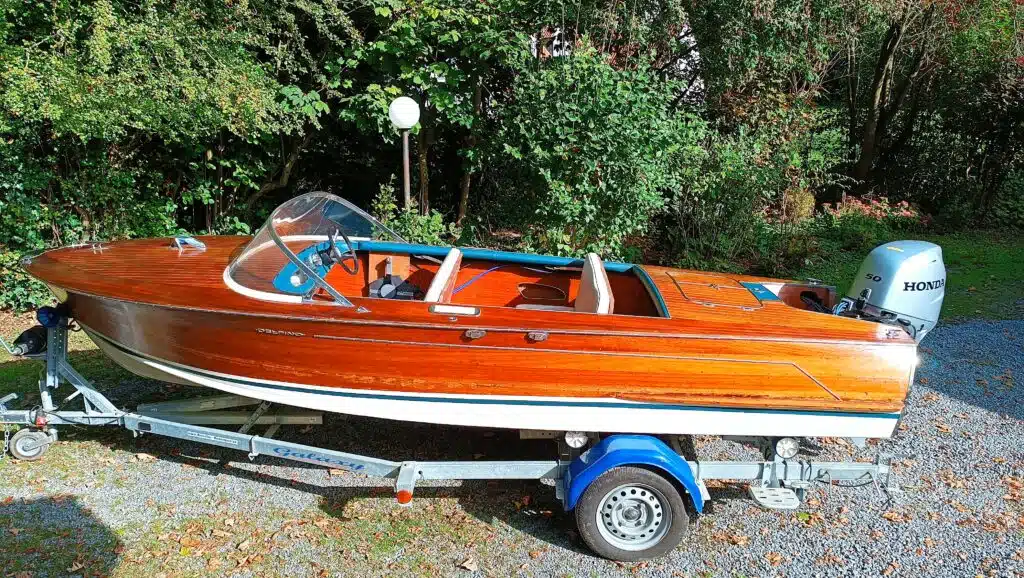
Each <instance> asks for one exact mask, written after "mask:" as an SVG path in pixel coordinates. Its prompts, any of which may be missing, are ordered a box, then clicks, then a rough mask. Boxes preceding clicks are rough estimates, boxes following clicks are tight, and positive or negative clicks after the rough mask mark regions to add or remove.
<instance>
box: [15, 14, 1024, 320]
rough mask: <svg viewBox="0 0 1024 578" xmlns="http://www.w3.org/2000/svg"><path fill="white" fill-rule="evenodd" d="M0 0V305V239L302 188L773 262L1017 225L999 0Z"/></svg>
mask: <svg viewBox="0 0 1024 578" xmlns="http://www.w3.org/2000/svg"><path fill="white" fill-rule="evenodd" d="M0 7H2V8H0V14H2V16H0V108H2V110H3V114H2V116H0V275H2V276H3V277H2V280H0V281H2V286H0V307H3V306H14V307H28V306H31V305H32V304H33V303H36V302H37V301H38V300H39V299H41V298H43V297H42V296H43V293H42V292H40V291H39V288H38V287H37V286H36V287H34V286H32V285H30V284H28V283H27V282H26V281H25V280H24V277H23V276H22V275H21V274H20V273H18V271H17V267H16V266H15V265H14V264H15V261H16V257H15V256H16V255H17V254H20V253H23V252H27V251H34V250H38V249H42V248H45V247H47V246H53V245H60V244H67V243H72V242H80V241H88V240H94V239H115V238H125V237H135V236H153V235H165V234H168V233H171V232H174V231H191V232H218V233H247V232H250V231H251V230H252V228H253V227H255V226H257V225H258V224H259V223H260V221H261V220H262V219H263V218H264V217H265V215H266V214H267V211H268V210H269V209H270V208H272V207H273V206H274V205H276V204H277V203H279V202H280V201H281V200H283V199H285V198H288V197H289V196H292V195H295V194H297V193H300V192H303V191H307V190H312V189H323V190H330V191H333V192H336V193H338V194H341V195H343V196H346V197H348V198H350V199H353V200H354V201H356V202H358V203H361V204H363V205H364V206H367V207H369V206H370V205H371V203H372V201H373V199H374V198H375V197H377V202H376V203H373V205H374V207H375V209H376V210H377V211H378V212H380V213H382V215H384V216H387V218H389V219H391V220H392V222H394V223H395V224H396V226H398V227H402V228H403V230H406V231H407V232H409V233H410V234H411V235H413V236H416V237H417V238H423V239H427V240H432V241H434V242H455V241H460V242H464V243H474V244H478V245H483V244H487V245H493V246H503V247H510V248H511V247H514V248H518V249H522V250H532V251H545V252H556V253H564V254H578V253H580V252H583V251H588V250H596V251H599V252H601V253H603V254H605V255H607V256H618V257H625V258H631V259H647V260H653V261H659V262H663V263H669V264H678V265H687V266H696V267H715V268H732V269H754V270H761V271H766V272H773V273H786V272H789V271H792V270H793V269H794V268H795V267H798V266H799V264H800V263H801V262H802V261H803V260H806V259H808V258H812V257H813V255H815V254H816V253H817V252H820V251H824V250H828V248H829V247H832V246H834V245H836V244H839V245H846V244H849V243H852V242H855V240H856V239H880V238H886V237H887V236H888V235H890V234H896V233H902V232H904V231H906V229H907V227H910V226H913V227H924V226H929V227H933V228H946V229H957V228H966V227H976V226H982V225H983V226H992V227H1001V228H1019V227H1021V226H1022V224H1024V35H1022V34H1021V32H1020V31H1021V30H1022V28H1024V27H1022V24H1024V5H1022V4H1021V3H1020V2H1019V1H1016V0H977V1H972V2H965V1H963V0H927V1H925V0H906V1H900V2H890V1H886V2H881V1H868V2H852V1H851V0H810V1H807V0H800V1H796V0H778V1H776V2H771V3H766V2H762V1H760V0H728V1H726V0H710V1H707V2H694V1H692V0H639V1H638V2H612V1H582V2H557V1H556V2H542V3H537V2H526V1H523V0H493V1H489V2H463V1H457V0H425V1H420V0H316V1H314V2H308V1H305V0H302V1H299V0H281V1H277V2H267V1H266V0H248V1H246V2H221V3H210V2H204V1H199V0H175V1H174V2H167V1H164V0H155V1H147V2H143V3H141V4H140V3H138V2H124V1H121V0H89V1H87V0H58V1H57V2H55V3H40V2H35V1H23V0H0ZM402 94H406V95H410V96H412V97H414V98H415V99H416V100H417V101H419V102H420V103H422V105H423V115H422V118H421V122H420V124H419V125H418V126H417V127H416V128H415V129H414V134H413V136H412V141H413V153H414V156H415V158H414V163H415V168H414V181H415V182H414V189H415V191H414V196H417V197H419V198H421V199H422V200H423V202H424V203H425V206H420V207H419V209H418V210H421V211H423V212H424V213H425V215H424V216H420V215H418V214H417V210H414V209H410V210H404V209H401V208H399V207H397V206H396V204H395V202H394V201H397V199H398V196H397V194H396V191H395V188H394V183H395V179H394V175H395V174H396V173H397V172H399V170H400V167H399V152H398V151H399V146H400V145H399V143H398V135H397V134H396V131H395V130H394V129H393V128H392V127H391V126H390V124H389V122H388V119H387V105H388V103H389V101H390V100H391V99H393V98H394V97H395V96H398V95H402ZM382 189H383V191H384V193H383V195H379V194H378V193H379V192H380V191H381V190H382ZM883 198H884V199H885V200H884V201H883V200H882V199H883ZM872 201H874V204H872ZM903 202H905V203H907V204H906V205H900V203H903ZM826 203H828V204H829V207H830V208H828V209H827V208H826V207H825V204H826ZM837 203H838V205H837ZM421 204H422V203H421ZM836 207H839V208H836ZM863 207H867V209H865V210H862V208H863ZM878 207H883V208H882V209H879V208H878ZM904 213H908V214H910V215H912V216H907V215H906V214H904ZM924 215H929V216H928V217H927V218H926V217H924Z"/></svg>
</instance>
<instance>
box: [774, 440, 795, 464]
mask: <svg viewBox="0 0 1024 578" xmlns="http://www.w3.org/2000/svg"><path fill="white" fill-rule="evenodd" d="M799 452H800V442H798V441H796V440H795V439H793V438H782V439H779V440H778V441H776V442H775V455H777V456H779V457H780V458H782V459H784V460H789V459H792V458H795V457H796V454H798V453H799Z"/></svg>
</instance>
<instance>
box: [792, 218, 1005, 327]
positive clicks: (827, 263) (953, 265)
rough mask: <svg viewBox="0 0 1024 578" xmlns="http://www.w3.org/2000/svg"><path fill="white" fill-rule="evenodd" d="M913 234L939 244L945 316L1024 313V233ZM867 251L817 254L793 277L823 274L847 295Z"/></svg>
mask: <svg viewBox="0 0 1024 578" xmlns="http://www.w3.org/2000/svg"><path fill="white" fill-rule="evenodd" d="M916 238H918V239H920V240H923V241H931V242H932V243H935V244H937V245H939V246H940V247H942V257H943V261H945V263H946V277H947V278H946V297H945V300H944V301H943V304H942V313H941V316H942V319H943V320H946V321H955V320H964V319H1020V318H1022V317H1024V303H1021V291H1020V287H1021V285H1022V283H1024V238H1022V237H1021V236H1019V235H1006V234H1001V233H995V232H989V231H980V232H972V233H957V234H951V235H920V236H917V237H916ZM865 256H866V255H863V254H855V253H853V252H838V253H831V254H827V255H823V256H818V257H816V258H814V259H813V260H812V262H811V263H809V264H808V265H806V266H805V267H804V268H802V269H801V270H800V271H799V272H798V274H797V275H795V277H797V278H804V277H813V278H815V279H821V280H822V281H825V282H826V283H828V284H830V285H835V286H836V287H837V288H838V289H839V291H840V292H841V293H842V294H844V295H845V294H846V290H847V289H849V287H850V283H851V282H852V281H853V278H854V275H856V274H857V269H858V268H859V267H860V264H861V261H863V260H864V257H865Z"/></svg>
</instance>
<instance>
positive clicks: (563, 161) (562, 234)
mask: <svg viewBox="0 0 1024 578" xmlns="http://www.w3.org/2000/svg"><path fill="white" fill-rule="evenodd" d="M671 90H672V85H671V84H668V83H659V82H658V81H657V79H656V77H655V76H654V74H653V73H652V72H651V71H650V70H649V69H648V68H647V67H645V66H642V65H641V66H639V67H637V68H635V69H627V70H619V69H616V68H614V67H613V66H611V65H610V64H609V63H608V62H607V61H606V59H605V58H604V57H603V56H602V55H601V54H600V53H599V52H597V51H596V50H595V49H594V48H592V47H590V46H589V45H587V44H583V45H582V46H581V47H580V48H579V49H578V50H576V51H575V52H574V53H573V54H572V55H570V56H567V57H565V58H559V59H551V60H549V61H547V62H546V63H544V64H542V65H540V66H537V67H535V68H531V69H529V70H527V71H525V72H523V73H522V74H521V75H520V76H519V77H517V78H516V81H515V83H514V85H513V87H512V94H513V97H512V103H510V104H509V106H507V107H506V108H505V109H504V111H503V116H502V118H501V121H500V122H501V132H500V133H499V140H498V143H496V144H495V146H499V144H500V146H501V150H500V151H498V154H499V155H500V156H501V159H502V161H503V162H504V163H507V166H512V167H515V169H516V171H517V176H518V178H520V179H522V180H521V185H520V186H521V191H520V194H521V197H520V198H519V199H518V200H516V201H515V202H518V203H523V202H526V203H527V204H528V205H529V206H531V207H534V208H535V209H534V214H533V216H532V218H531V219H530V220H529V221H527V222H526V223H523V225H524V226H526V227H529V228H530V230H529V237H528V239H527V243H528V244H529V245H531V246H532V247H533V248H534V249H536V250H539V251H546V252H552V253H557V254H570V255H573V254H581V253H583V252H586V251H596V252H599V253H603V254H605V255H609V256H612V255H618V254H620V253H621V252H622V251H623V249H624V246H625V242H626V239H627V238H628V237H629V236H630V235H636V234H639V233H643V232H644V231H646V229H647V225H648V223H649V221H650V219H651V217H652V216H653V215H654V214H655V212H657V211H658V210H659V209H660V208H661V207H662V205H663V203H664V198H663V195H662V191H663V189H664V188H665V187H667V186H669V185H670V184H671V183H672V178H673V175H672V171H671V167H672V160H673V157H674V156H675V155H676V154H677V153H678V152H679V150H680V148H681V147H682V146H683V145H684V144H685V142H686V141H685V139H686V138H687V137H690V136H691V135H692V134H693V133H694V132H697V131H699V130H700V129H699V128H697V129H694V127H693V126H692V125H693V124H695V121H693V120H692V119H691V118H689V117H688V115H684V114H678V115H675V116H673V115H672V114H670V112H669V103H670V101H671V95H672V92H671Z"/></svg>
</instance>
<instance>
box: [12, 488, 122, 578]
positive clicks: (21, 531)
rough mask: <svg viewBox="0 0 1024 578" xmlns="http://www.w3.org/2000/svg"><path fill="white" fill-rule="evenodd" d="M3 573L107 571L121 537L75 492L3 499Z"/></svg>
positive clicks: (113, 562)
mask: <svg viewBox="0 0 1024 578" xmlns="http://www.w3.org/2000/svg"><path fill="white" fill-rule="evenodd" d="M0 535H2V536H3V538H2V540H3V542H2V545H0V572H2V573H3V575H4V576H36V577H42V576H67V575H89V576H106V575H109V574H110V573H112V572H113V571H114V569H115V568H116V567H117V565H118V560H119V558H120V556H119V553H120V551H121V549H122V545H121V542H120V540H118V538H117V536H116V535H115V534H114V532H113V531H111V530H110V529H109V528H107V527H106V526H105V525H104V524H103V523H102V522H100V521H99V520H98V519H97V518H96V517H94V516H93V515H92V513H91V512H90V511H89V509H88V508H87V507H85V506H83V505H82V504H80V503H79V502H78V500H77V499H76V498H74V497H71V496H66V497H64V496H49V497H45V498H37V499H29V500H13V499H10V498H8V499H7V500H4V501H0Z"/></svg>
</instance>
